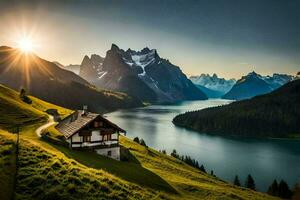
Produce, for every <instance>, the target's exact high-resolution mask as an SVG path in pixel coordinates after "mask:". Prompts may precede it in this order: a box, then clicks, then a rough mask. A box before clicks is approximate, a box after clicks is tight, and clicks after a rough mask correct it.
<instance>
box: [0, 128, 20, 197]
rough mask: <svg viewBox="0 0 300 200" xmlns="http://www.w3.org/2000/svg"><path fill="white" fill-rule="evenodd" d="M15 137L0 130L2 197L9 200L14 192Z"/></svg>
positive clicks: (0, 182)
mask: <svg viewBox="0 0 300 200" xmlns="http://www.w3.org/2000/svg"><path fill="white" fill-rule="evenodd" d="M15 151H16V145H15V137H14V135H12V134H11V133H7V132H5V131H1V130H0V169H1V170H0V186H1V189H0V199H1V200H9V199H11V197H12V194H13V184H14V176H15V170H16V154H15Z"/></svg>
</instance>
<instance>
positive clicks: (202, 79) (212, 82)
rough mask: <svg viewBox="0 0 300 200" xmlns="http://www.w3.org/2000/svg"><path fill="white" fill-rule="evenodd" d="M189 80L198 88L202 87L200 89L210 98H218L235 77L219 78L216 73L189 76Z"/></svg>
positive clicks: (228, 88) (232, 83)
mask: <svg viewBox="0 0 300 200" xmlns="http://www.w3.org/2000/svg"><path fill="white" fill-rule="evenodd" d="M190 80H191V81H192V82H193V83H194V84H195V85H196V86H198V87H199V88H200V89H202V91H203V92H204V93H205V94H206V95H207V96H208V97H210V98H218V97H221V96H223V95H224V94H225V93H227V92H228V91H229V90H230V89H231V88H232V86H233V85H234V84H235V82H236V80H235V79H229V80H226V79H224V78H219V77H218V75H217V74H213V75H212V76H210V75H209V74H201V75H200V76H191V77H190ZM203 87H204V88H203ZM205 91H207V92H205Z"/></svg>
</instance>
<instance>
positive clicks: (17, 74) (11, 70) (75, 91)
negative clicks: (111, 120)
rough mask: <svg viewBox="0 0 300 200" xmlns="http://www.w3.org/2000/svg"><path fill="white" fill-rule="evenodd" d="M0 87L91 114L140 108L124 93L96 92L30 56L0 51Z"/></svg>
mask: <svg viewBox="0 0 300 200" xmlns="http://www.w3.org/2000/svg"><path fill="white" fill-rule="evenodd" d="M0 83H1V84H4V85H6V86H8V87H11V88H13V89H15V90H20V89H21V88H26V89H27V90H28V92H29V93H30V94H32V95H34V96H36V97H39V98H41V99H43V100H46V101H48V102H51V103H54V104H57V105H60V106H64V107H67V108H72V109H79V108H81V107H82V105H88V107H89V109H90V110H91V111H95V112H107V111H111V110H115V109H119V108H129V107H134V106H141V105H142V102H141V101H139V100H137V99H134V98H131V97H129V96H128V95H126V94H123V93H116V92H110V91H107V90H100V89H96V88H95V87H94V86H93V85H91V84H90V83H89V82H87V81H86V80H84V79H83V78H81V77H80V76H78V75H76V74H74V73H73V72H70V71H67V70H64V69H62V68H61V67H58V66H57V65H56V64H54V63H52V62H49V61H47V60H44V59H42V58H40V57H38V56H36V55H35V54H33V53H28V54H24V53H22V52H20V51H19V50H17V49H13V48H10V47H5V46H2V47H0Z"/></svg>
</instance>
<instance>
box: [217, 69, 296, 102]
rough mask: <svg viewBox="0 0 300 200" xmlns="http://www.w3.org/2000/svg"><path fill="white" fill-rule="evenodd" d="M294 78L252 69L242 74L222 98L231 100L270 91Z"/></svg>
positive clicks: (247, 97)
mask: <svg viewBox="0 0 300 200" xmlns="http://www.w3.org/2000/svg"><path fill="white" fill-rule="evenodd" d="M294 79H295V77H294V76H292V75H286V74H276V73H274V74H273V75H272V76H262V75H260V74H257V73H256V72H254V71H253V72H250V73H248V74H247V75H245V76H242V78H240V79H239V80H238V81H237V82H236V83H235V84H234V85H233V87H232V88H231V90H230V91H228V92H227V93H226V94H225V95H224V96H223V98H224V99H233V100H243V99H249V98H252V97H254V96H257V95H262V94H267V93H270V92H271V91H273V90H275V89H277V88H279V87H281V86H282V85H284V84H286V83H287V82H289V81H292V80H294Z"/></svg>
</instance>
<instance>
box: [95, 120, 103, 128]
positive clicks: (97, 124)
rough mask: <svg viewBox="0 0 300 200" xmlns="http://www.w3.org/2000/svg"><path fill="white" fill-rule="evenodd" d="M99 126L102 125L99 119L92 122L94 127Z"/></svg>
mask: <svg viewBox="0 0 300 200" xmlns="http://www.w3.org/2000/svg"><path fill="white" fill-rule="evenodd" d="M101 126H103V122H99V121H95V122H94V127H95V128H98V127H101Z"/></svg>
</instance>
